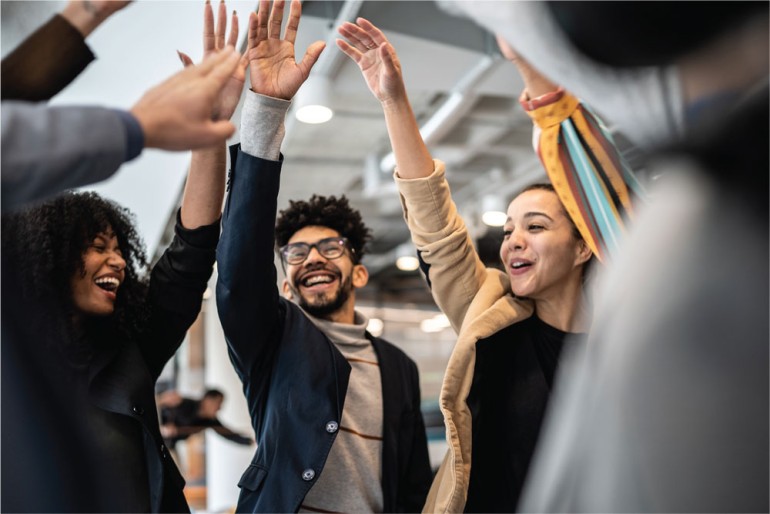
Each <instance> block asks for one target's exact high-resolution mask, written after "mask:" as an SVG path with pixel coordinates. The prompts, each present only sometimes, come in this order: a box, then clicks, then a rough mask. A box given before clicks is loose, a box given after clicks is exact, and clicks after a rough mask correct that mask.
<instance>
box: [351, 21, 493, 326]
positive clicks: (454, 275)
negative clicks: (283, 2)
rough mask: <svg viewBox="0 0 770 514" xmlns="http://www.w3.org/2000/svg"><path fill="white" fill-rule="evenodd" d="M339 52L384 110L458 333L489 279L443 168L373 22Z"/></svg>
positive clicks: (432, 275)
mask: <svg viewBox="0 0 770 514" xmlns="http://www.w3.org/2000/svg"><path fill="white" fill-rule="evenodd" d="M339 33H340V34H342V35H343V36H345V37H346V38H347V40H348V41H347V42H346V41H343V40H339V39H338V40H337V46H338V47H339V48H340V50H342V51H343V52H344V53H345V54H346V55H347V56H348V57H350V58H351V59H353V61H355V62H356V64H358V67H359V68H360V69H361V73H362V74H363V76H364V79H365V80H366V83H367V85H368V86H369V89H370V90H371V92H372V94H374V96H375V97H376V98H377V99H378V100H379V101H380V103H381V104H382V109H383V111H384V113H385V121H386V124H387V126H388V135H389V136H390V142H391V145H392V146H393V153H394V155H395V157H396V167H397V170H396V182H397V184H398V186H399V190H400V192H401V201H402V205H403V208H404V217H405V218H406V222H407V224H408V226H409V231H410V232H411V234H412V241H413V242H414V244H415V246H416V247H417V250H418V252H419V256H420V259H421V260H422V261H423V262H424V263H425V264H426V265H427V266H426V267H423V269H424V270H425V269H426V268H427V279H428V282H429V284H430V286H431V291H432V293H433V298H434V299H435V301H436V303H437V304H438V306H439V307H440V308H441V310H442V311H444V313H445V314H446V315H447V317H448V318H449V320H450V322H451V323H452V325H453V327H454V328H455V329H456V330H457V329H459V327H460V325H461V324H462V321H463V318H464V317H465V313H466V311H467V309H468V307H469V306H470V303H471V301H472V300H473V298H474V297H475V296H476V293H477V292H478V290H479V288H480V287H481V285H482V283H483V281H484V280H485V278H486V276H487V274H486V271H485V269H484V265H483V264H482V263H481V260H480V259H479V257H478V255H477V254H476V250H475V248H474V246H473V242H472V241H471V239H470V236H469V234H468V230H467V228H466V226H465V223H464V222H463V220H462V218H460V216H459V214H458V213H457V208H456V206H455V205H454V203H453V202H452V199H451V197H450V194H449V186H448V185H447V183H446V180H445V177H444V165H443V163H441V162H440V161H434V160H433V159H432V158H431V155H430V152H429V151H428V149H427V147H426V146H425V143H424V141H423V139H422V136H421V135H420V130H419V127H418V126H417V120H416V119H415V117H414V113H413V112H412V107H411V105H410V103H409V98H408V96H407V94H406V88H405V86H404V80H403V77H402V73H401V65H400V63H399V60H398V56H397V55H396V52H395V50H394V49H393V47H392V46H391V44H390V43H389V42H388V40H387V38H386V37H385V35H384V34H383V33H382V32H381V31H380V30H379V29H378V28H377V27H375V26H374V25H372V24H371V23H370V22H369V21H367V20H365V19H363V18H358V20H357V23H356V24H353V23H349V22H346V23H344V24H343V25H342V26H340V28H339Z"/></svg>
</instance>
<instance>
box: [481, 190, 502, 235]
mask: <svg viewBox="0 0 770 514" xmlns="http://www.w3.org/2000/svg"><path fill="white" fill-rule="evenodd" d="M481 212H482V214H481V221H483V222H484V224H485V225H488V226H490V227H502V226H503V225H505V222H506V220H507V219H508V215H507V214H506V212H505V206H504V204H503V200H502V199H501V198H500V197H499V196H497V195H486V196H484V197H483V198H482V199H481Z"/></svg>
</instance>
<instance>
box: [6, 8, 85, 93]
mask: <svg viewBox="0 0 770 514" xmlns="http://www.w3.org/2000/svg"><path fill="white" fill-rule="evenodd" d="M93 60H94V54H93V53H92V52H91V50H90V49H89V48H88V45H87V44H86V42H85V40H84V39H83V36H82V34H80V32H78V30H77V29H76V28H75V27H73V26H72V25H70V24H69V22H67V20H65V19H64V18H63V17H62V16H61V15H58V14H57V15H55V16H54V17H53V18H51V19H50V20H49V21H48V23H46V24H45V25H43V26H41V27H40V28H39V29H37V30H36V31H35V32H33V33H32V35H30V36H29V37H28V38H27V39H25V40H24V41H23V42H22V43H21V44H20V45H19V46H18V47H16V48H15V49H14V50H13V51H12V52H11V53H10V54H8V55H7V56H6V58H5V59H3V61H2V69H1V71H0V77H1V78H0V81H1V83H2V87H0V96H1V97H2V99H3V100H26V101H29V102H41V101H46V100H49V99H50V98H51V97H53V96H54V95H56V94H57V93H59V92H60V91H61V90H62V89H64V88H65V87H66V86H67V85H69V83H70V82H72V81H73V80H75V77H77V76H78V75H80V73H81V72H82V71H83V70H84V69H85V68H86V66H88V64H89V63H90V62H91V61H93Z"/></svg>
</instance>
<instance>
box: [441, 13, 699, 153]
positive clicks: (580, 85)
mask: <svg viewBox="0 0 770 514" xmlns="http://www.w3.org/2000/svg"><path fill="white" fill-rule="evenodd" d="M438 3H439V5H440V6H441V7H442V8H444V9H445V10H447V11H449V12H450V13H452V14H455V15H461V16H467V17H468V18H470V19H472V20H474V21H475V22H476V23H478V24H479V25H481V26H483V27H484V28H486V29H487V30H489V31H491V32H494V33H497V34H500V35H501V36H502V37H503V38H504V39H505V40H506V41H508V42H509V43H510V44H511V45H512V46H513V47H514V48H515V49H516V51H517V52H519V53H520V54H521V55H523V56H524V57H525V58H526V59H527V60H528V61H529V62H530V63H532V65H533V66H535V67H536V68H537V69H538V70H539V71H540V72H541V73H543V74H544V75H546V76H547V77H548V78H550V79H551V80H553V81H554V82H556V83H558V84H559V85H561V86H564V88H566V89H568V90H569V91H570V92H571V93H572V94H574V95H575V96H578V97H579V98H580V99H581V100H583V101H585V102H586V103H587V104H588V105H590V106H591V107H592V108H594V109H595V110H596V111H598V112H599V114H601V115H602V116H603V117H604V119H605V121H607V122H609V123H610V124H612V125H616V126H617V127H618V128H619V129H620V130H621V131H622V132H623V133H624V134H625V135H626V136H628V137H629V138H630V139H631V140H632V141H633V142H634V143H636V144H637V145H641V146H645V147H649V146H655V145H660V144H667V143H670V142H671V141H672V140H677V139H679V138H681V137H682V136H683V135H684V99H683V97H682V89H681V83H680V78H679V71H678V69H677V68H676V67H675V66H659V67H654V66H646V67H628V68H611V67H609V66H606V65H603V64H601V63H598V62H596V61H594V60H592V59H589V58H588V57H587V56H585V55H584V54H583V53H581V52H580V51H579V50H577V49H576V48H575V47H574V45H573V44H572V43H571V42H570V41H569V39H568V38H567V36H566V35H565V34H564V32H563V30H561V28H560V27H559V26H558V24H557V23H556V22H555V20H554V19H553V17H552V16H551V14H550V12H549V11H548V7H547V5H546V3H545V2H498V1H490V0H486V1H481V0H477V1H473V2H468V1H459V2H458V1H450V0H439V2H438Z"/></svg>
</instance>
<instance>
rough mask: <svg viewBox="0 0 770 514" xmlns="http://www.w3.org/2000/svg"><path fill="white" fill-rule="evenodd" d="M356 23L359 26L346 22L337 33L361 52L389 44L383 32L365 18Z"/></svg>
mask: <svg viewBox="0 0 770 514" xmlns="http://www.w3.org/2000/svg"><path fill="white" fill-rule="evenodd" d="M356 22H357V24H356V23H351V22H349V21H346V22H345V23H343V24H342V25H340V27H339V28H338V29H337V31H338V32H339V33H340V34H342V35H343V36H345V37H346V38H347V39H348V40H349V41H350V43H351V44H352V46H353V47H354V48H355V49H356V50H358V51H359V52H362V53H365V52H366V51H368V50H374V49H375V48H377V47H379V46H380V45H384V44H386V43H387V42H388V39H387V38H386V37H385V35H384V34H383V33H382V31H381V30H380V29H378V28H377V27H375V26H374V25H372V23H370V22H369V21H368V20H366V19H365V18H358V19H357V20H356Z"/></svg>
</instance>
